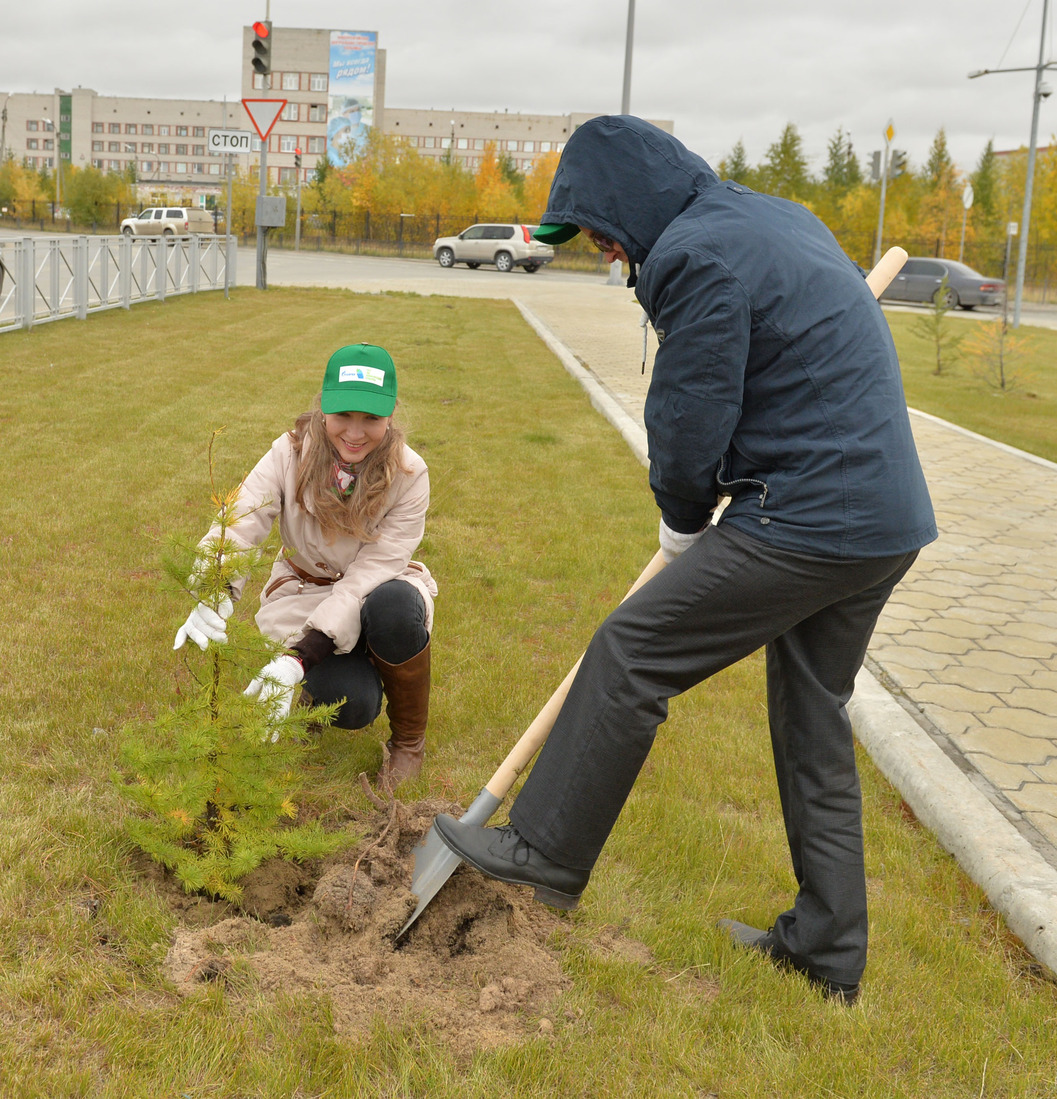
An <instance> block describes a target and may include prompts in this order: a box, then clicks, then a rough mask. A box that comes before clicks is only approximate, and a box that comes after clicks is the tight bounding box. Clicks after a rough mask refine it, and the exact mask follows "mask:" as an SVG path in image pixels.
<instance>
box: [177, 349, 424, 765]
mask: <svg viewBox="0 0 1057 1099" xmlns="http://www.w3.org/2000/svg"><path fill="white" fill-rule="evenodd" d="M396 396H397V384H396V368H395V366H394V365H393V360H392V358H391V357H390V355H389V354H388V352H387V351H385V350H384V349H383V348H381V347H377V346H374V345H372V344H354V345H350V346H348V347H342V348H339V349H338V350H337V351H335V352H334V354H333V355H332V356H331V357H330V360H329V362H328V363H327V368H326V372H325V374H324V377H323V387H322V390H321V392H320V394H319V398H318V400H317V401H316V405H315V407H314V408H313V409H312V411H310V412H305V413H303V414H302V415H300V416H299V417H298V418H297V421H296V423H295V424H294V426H293V428H292V429H291V430H290V431H288V432H286V433H285V434H284V435H282V436H281V437H280V438H278V439H276V441H275V442H274V443H273V444H272V447H271V449H270V450H269V451H268V453H267V454H265V455H264V457H263V458H261V460H260V461H259V462H258V463H257V465H256V466H255V467H254V468H253V470H252V471H251V472H250V474H249V475H248V476H247V478H246V480H245V482H244V483H243V486H242V490H241V492H240V495H239V505H238V506H239V518H238V519H237V520H236V521H235V522H234V523H233V524H229V525H228V527H227V532H226V533H227V536H228V537H230V538H232V539H234V541H235V542H236V543H237V544H238V545H239V546H240V547H242V548H247V549H248V548H250V547H253V546H257V545H259V544H260V543H261V542H263V541H264V539H265V538H266V537H267V536H268V534H269V532H270V531H271V529H272V525H273V523H275V522H276V521H278V523H279V531H280V534H281V537H282V550H281V552H280V553H279V555H278V557H277V558H276V561H275V564H274V566H273V567H272V571H271V575H270V577H269V578H268V581H267V583H266V584H265V586H264V590H263V593H262V595H261V606H260V610H259V611H258V612H257V615H256V622H257V626H258V627H259V629H260V630H261V632H262V633H264V634H265V635H266V636H268V637H270V638H272V639H273V640H275V641H278V642H280V643H281V644H283V645H285V646H286V647H287V648H288V650H289V652H288V653H285V654H283V655H281V656H279V657H277V658H276V659H274V660H273V661H271V662H270V663H269V664H268V665H267V666H266V667H265V668H262V669H261V672H260V674H259V675H258V676H257V677H256V678H255V679H254V680H253V682H252V683H251V684H250V685H249V687H248V688H247V689H246V694H248V695H250V696H253V697H257V698H259V699H260V700H261V701H262V702H263V703H265V704H267V705H269V706H270V707H271V708H272V710H273V713H276V714H277V715H280V716H282V715H285V714H287V713H289V710H290V705H291V703H292V701H293V696H294V691H295V690H296V688H297V687H298V686H299V685H301V684H303V688H304V690H305V691H306V692H307V694H308V695H310V696H311V699H312V700H313V701H314V702H315V703H334V702H339V701H341V700H342V699H344V703H343V705H342V706H341V709H340V710H339V711H338V714H337V717H336V718H335V724H336V725H338V726H340V727H342V728H347V729H359V728H362V727H363V726H365V725H369V724H370V723H371V722H372V721H374V719H375V718H376V717H377V716H378V715H379V713H380V712H381V706H382V695H383V692H384V695H385V698H386V702H387V706H386V715H387V717H388V719H389V733H390V735H389V742H388V749H389V756H388V761H387V764H386V765H385V767H384V768H383V772H382V773H381V774H380V776H379V777H380V778H382V779H386V780H387V781H388V782H389V783H390V784H392V785H393V786H395V785H396V784H397V783H399V782H401V781H403V780H404V779H407V778H413V777H415V776H416V775H418V773H419V772H420V770H421V768H422V759H423V754H424V748H425V736H426V721H427V717H428V713H429V690H430V674H429V665H430V656H429V640H430V633H431V631H432V628H433V598H434V596H435V595H436V594H437V586H436V583H435V582H434V580H433V577H432V576H431V575H430V573H429V570H428V569H427V568H426V566H425V565H423V564H421V563H420V562H418V561H413V560H412V554H413V553H414V552H415V550H416V549H417V548H418V545H419V543H420V542H421V540H422V536H423V534H424V532H425V522H426V509H427V507H428V506H429V473H428V471H427V469H426V463H425V462H424V461H423V460H422V458H421V457H419V455H418V454H416V453H415V452H414V451H413V450H412V449H411V448H410V447H409V446H407V444H406V443H405V441H404V434H403V431H402V430H401V429H400V427H399V425H398V424H397V423H396V422H395V421H394V419H393V412H394V409H395V407H396ZM218 533H219V531H218V528H217V527H214V528H213V529H212V530H211V531H210V532H209V534H207V535H206V538H205V539H203V541H204V542H205V541H208V540H209V539H210V538H215V537H216V536H217V534H218ZM243 583H244V582H243ZM243 583H239V584H234V585H232V596H233V598H235V599H237V598H238V597H239V596H240V595H241V592H242V587H243ZM231 610H232V606H231V601H230V600H224V601H222V603H221V605H220V606H219V607H217V608H212V607H209V606H206V605H205V604H203V603H199V604H198V606H197V607H196V608H195V609H194V610H193V611H192V612H191V615H190V617H189V618H188V620H187V622H186V623H185V624H184V625H183V626H182V627H181V628H180V630H179V632H178V633H177V635H176V645H175V647H176V648H180V647H181V646H182V645H183V643H184V641H185V640H187V639H188V638H190V639H191V640H192V641H194V642H196V643H197V644H198V645H199V647H200V648H202V649H203V650H204V649H206V648H207V647H208V644H209V642H210V641H211V640H212V641H217V642H223V641H225V640H226V639H227V637H226V632H225V620H226V619H227V617H228V616H229V615H230V614H231Z"/></svg>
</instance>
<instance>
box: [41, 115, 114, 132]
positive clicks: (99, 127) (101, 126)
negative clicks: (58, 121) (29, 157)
mask: <svg viewBox="0 0 1057 1099" xmlns="http://www.w3.org/2000/svg"><path fill="white" fill-rule="evenodd" d="M37 125H38V123H37V120H36V119H35V118H31V119H30V120H29V121H28V122H27V123H26V129H27V130H29V131H30V132H31V133H36V132H37ZM102 128H103V127H102V126H100V127H99V129H102Z"/></svg>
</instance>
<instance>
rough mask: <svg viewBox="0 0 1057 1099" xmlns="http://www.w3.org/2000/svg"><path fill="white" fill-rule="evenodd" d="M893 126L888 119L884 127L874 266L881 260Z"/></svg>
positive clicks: (894, 132) (893, 134)
mask: <svg viewBox="0 0 1057 1099" xmlns="http://www.w3.org/2000/svg"><path fill="white" fill-rule="evenodd" d="M895 135H896V131H895V127H894V126H893V125H892V120H891V119H889V120H888V125H887V126H885V129H884V139H885V151H884V158H883V163H882V164H881V205H880V210H879V211H878V214H877V237H876V243H875V244H874V249H873V265H874V267H876V266H877V265H878V263H880V262H881V243H882V241H883V239H884V231H885V193H886V191H887V190H888V154H889V151H890V149H891V147H892V138H893V137H895Z"/></svg>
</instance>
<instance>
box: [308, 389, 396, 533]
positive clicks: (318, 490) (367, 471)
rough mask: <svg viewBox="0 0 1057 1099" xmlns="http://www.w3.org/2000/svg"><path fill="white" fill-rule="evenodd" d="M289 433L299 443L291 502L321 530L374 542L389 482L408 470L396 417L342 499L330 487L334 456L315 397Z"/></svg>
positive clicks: (363, 462) (390, 422)
mask: <svg viewBox="0 0 1057 1099" xmlns="http://www.w3.org/2000/svg"><path fill="white" fill-rule="evenodd" d="M290 436H291V438H292V439H293V440H294V445H295V446H297V445H298V444H300V447H301V462H300V465H299V467H298V470H297V489H296V499H297V502H298V503H299V504H300V505H301V506H302V507H303V508H304V509H305V510H306V511H308V512H310V513H311V514H312V515H313V516H315V518H316V519H317V520H318V522H319V525H320V527H322V529H323V533H324V534H328V535H329V534H350V535H352V537H353V538H357V539H359V541H361V542H376V541H377V540H378V534H377V527H378V523H379V521H380V520H381V518H382V514H383V512H384V511H385V505H386V501H387V499H388V496H389V489H390V487H391V486H392V483H393V480H394V478H395V477H396V475H397V474H398V473H408V472H410V471H409V470H408V468H407V467H406V466H405V465H404V462H403V458H404V432H403V429H402V428H401V427H400V425H399V424H397V422H396V420H390V421H389V428H388V430H387V431H386V433H385V437H384V438H383V439H382V441H381V442H380V443H379V444H378V446H376V447H375V448H374V450H372V451H371V453H370V454H368V455H367V457H366V458H364V460H363V461H362V462H361V463H360V467H359V469H358V470H357V471H356V484H355V486H354V487H353V490H352V492H351V493H349V495H348V496H344V497H343V496H340V495H338V493H337V492H336V491H335V486H334V462H335V461H336V460H337V454H336V452H335V450H334V446H333V444H332V443H331V441H330V439H329V438H327V427H326V419H325V417H324V415H323V411H322V409H321V408H320V407H319V397H318V396H317V397H316V403H315V407H314V408H313V409H312V410H311V411H310V412H303V413H302V414H301V415H300V416H298V418H297V422H296V423H295V424H294V426H293V428H292V429H291V431H290Z"/></svg>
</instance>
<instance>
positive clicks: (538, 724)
mask: <svg viewBox="0 0 1057 1099" xmlns="http://www.w3.org/2000/svg"><path fill="white" fill-rule="evenodd" d="M906 260H907V253H906V250H905V249H903V248H900V247H898V246H896V247H894V248H889V250H888V251H887V252H885V254H884V255H883V256H882V257H881V259H880V260H879V261H878V263H877V265H876V266H875V267H874V268H873V270H872V271H871V272H870V273H869V274H868V275H867V276H866V285H867V286H869V288H870V290H871V291H872V292H873V296H874V297H875V298H879V297H880V296H881V294H882V293H883V292H884V290H885V288H886V287H887V286H888V284H889V283H890V282H891V281H892V279H894V278H895V277H896V275H897V274H898V272H899V271H900V269H901V268H902V266H903V264H904V263H906ZM729 502H730V498H729V497H723V498H722V499H721V500H720V505H719V507H717V508H716V509H715V512H714V513H713V515H712V522H713V523H718V522H719V518H720V516H721V515H722V514H723V509H724V508H725V507H726V505H727V504H728V503H729ZM663 568H664V557H663V555H662V554H661V552H660V551H659V550H658V551H657V553H656V554H655V555H654V557H653V560H651V561H650V563H649V564H648V565H647V566H646V567H645V568H644V569H643V570H642V575H641V576H640V577H639V578H638V580H636V581H635V583H634V584H632V585H631V587H630V588H629V589H628V594H627V595H625V596H624V599H627V598H628V597H629V596H631V595H632V594H634V593H635V592H637V591H638V590H639V588H641V587H642V585H643V584H645V583H646V582H647V581H648V580H651V579H653V577H654V576H656V575H657V573H659V572H660V571H661V569H663ZM624 599H622V600H621V602H624ZM580 660H583V657H582V656H581V657H580ZM580 660H577V662H576V663H575V664H574V665H573V668H572V671H570V672H569V674H568V675H567V676H566V677H565V678H564V679H563V680H562V682H561V685H560V686H559V687H558V689H557V690H556V691H555V692H554V694H552V695H551V697H550V698H549V699H548V700H547V703H546V705H545V706H544V707H543V709H542V710H540V712H539V713H538V714H537V715H536V717H535V719H534V720H533V722H532V724H531V725H529V727H528V728H527V729H526V730H525V732H524V733H523V734H522V736H521V739H520V740H519V741H518V742H517V744H515V745H514V747H513V748H511V750H510V753H509V754H508V755H507V757H506V759H504V760H503V762H502V763H501V764H500V765H499V770H498V771H496V773H495V774H494V775H493V776H492V777H491V779H490V780H489V782H488V784H487V785H486V786H485V787H484V789H483V790H482V791H481V792H480V793H479V794H478V795H477V797H476V798H474V800H473V802H472V804H471V805H470V808H469V809H467V810H466V812H465V813H464V814H463V815H462V818H461V819H462V820H463V821H464V823H466V824H478V825H483V824H486V823H487V822H488V820H489V818H490V817H491V816H492V814H493V813H494V812H495V811H496V809H498V808H499V806H500V805H501V804H502V801H503V798H505V797H506V795H507V794H508V793H509V792H510V788H511V786H513V785H514V782H515V781H516V780H517V777H518V775H520V774H521V772H522V771H524V770H525V768H526V767H527V766H528V765H529V764H530V763H531V762H532V760H533V757H534V756H535V755H536V753H537V752H538V751H539V750H540V748H541V747H543V743H544V741H545V740H546V739H547V737H548V736H550V731H551V727H552V726H553V725H554V722H555V719H556V718H557V716H558V712H559V711H560V710H561V708H562V704H563V703H564V702H565V696H566V695H567V694H568V693H569V688H570V687H571V686H572V682H573V680H574V679H575V678H576V673H577V671H579V669H580ZM461 862H462V859H460V858H459V856H458V855H456V854H455V853H454V852H453V851H452V850H451V849H450V848H449V847H448V846H447V845H446V844H445V843H444V841H443V840H442V839H441V838H440V836H439V835H438V833H437V829H436V826H435V825H434V826H432V827H431V828H430V830H429V831H428V832H427V833H426V836H425V839H423V840H422V842H421V843H420V844H419V845H418V846H417V847H416V848H415V870H414V873H413V874H412V875H411V892H412V893H414V894H415V896H416V897H418V906H417V907H416V908H415V911H414V912H412V913H411V918H410V919H409V920H408V921H407V923H405V924H404V926H403V927H402V928H400V931H399V932H398V933H397V936H396V937H397V939H400V938H402V937H403V935H404V934H405V933H406V932H407V930H408V928H409V927H410V926H411V925H412V924H413V923H414V922H415V920H417V919H418V917H419V916H420V915H421V914H422V910H423V909H424V908H425V907H426V905H428V904H429V902H430V901H431V900H433V898H434V897H435V896H436V895H437V893H438V892H439V891H440V888H441V886H442V885H443V884H444V883H445V882H446V881H447V880H448V878H450V877H451V876H452V874H454V873H455V870H456V869H457V868H458V866H459V863H461Z"/></svg>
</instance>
